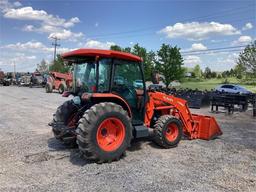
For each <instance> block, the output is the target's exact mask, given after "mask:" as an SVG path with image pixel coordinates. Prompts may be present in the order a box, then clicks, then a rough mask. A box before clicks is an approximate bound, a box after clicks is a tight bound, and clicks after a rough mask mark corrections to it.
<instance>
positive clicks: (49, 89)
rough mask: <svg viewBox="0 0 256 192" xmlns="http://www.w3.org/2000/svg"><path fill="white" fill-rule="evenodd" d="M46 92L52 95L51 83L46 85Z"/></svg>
mask: <svg viewBox="0 0 256 192" xmlns="http://www.w3.org/2000/svg"><path fill="white" fill-rule="evenodd" d="M45 92H46V93H52V84H51V83H47V84H46V85H45Z"/></svg>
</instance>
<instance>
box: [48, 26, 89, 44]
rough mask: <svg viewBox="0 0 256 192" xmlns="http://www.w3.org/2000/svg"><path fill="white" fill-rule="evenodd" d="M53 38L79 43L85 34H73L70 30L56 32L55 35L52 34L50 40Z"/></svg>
mask: <svg viewBox="0 0 256 192" xmlns="http://www.w3.org/2000/svg"><path fill="white" fill-rule="evenodd" d="M53 37H57V38H58V39H62V40H63V39H65V40H68V41H74V42H76V41H78V40H79V39H81V38H82V37H84V34H83V33H81V32H80V33H74V32H71V31H70V30H66V29H63V30H62V31H60V32H54V33H51V34H50V35H49V36H48V38H53Z"/></svg>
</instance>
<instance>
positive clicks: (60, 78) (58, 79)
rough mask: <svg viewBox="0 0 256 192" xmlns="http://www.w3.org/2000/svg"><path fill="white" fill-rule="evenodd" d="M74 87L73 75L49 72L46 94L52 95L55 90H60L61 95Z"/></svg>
mask: <svg viewBox="0 0 256 192" xmlns="http://www.w3.org/2000/svg"><path fill="white" fill-rule="evenodd" d="M71 87H72V74H71V73H59V72H53V71H51V72H49V76H48V78H47V83H46V85H45V91H46V93H51V92H52V91H53V90H54V89H55V90H58V91H59V93H60V94H62V93H63V92H64V91H67V90H69V89H70V88H71Z"/></svg>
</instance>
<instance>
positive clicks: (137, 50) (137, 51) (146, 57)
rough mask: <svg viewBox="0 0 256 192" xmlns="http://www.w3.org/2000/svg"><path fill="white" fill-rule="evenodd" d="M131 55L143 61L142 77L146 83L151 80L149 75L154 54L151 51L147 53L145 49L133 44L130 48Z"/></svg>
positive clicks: (152, 66)
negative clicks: (143, 76)
mask: <svg viewBox="0 0 256 192" xmlns="http://www.w3.org/2000/svg"><path fill="white" fill-rule="evenodd" d="M132 54H134V55H137V56H139V57H141V58H142V59H143V64H144V75H145V79H146V81H148V80H151V74H152V71H153V68H154V60H155V53H154V52H153V51H150V52H147V49H146V48H144V47H141V46H139V44H138V43H137V44H135V45H134V46H133V48H132Z"/></svg>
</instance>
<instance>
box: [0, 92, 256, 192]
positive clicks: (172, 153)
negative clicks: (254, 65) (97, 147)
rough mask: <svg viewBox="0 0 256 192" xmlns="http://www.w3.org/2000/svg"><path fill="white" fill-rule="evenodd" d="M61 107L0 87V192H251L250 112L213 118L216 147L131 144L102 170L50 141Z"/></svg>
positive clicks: (255, 172) (255, 129) (254, 154)
mask: <svg viewBox="0 0 256 192" xmlns="http://www.w3.org/2000/svg"><path fill="white" fill-rule="evenodd" d="M64 100H65V98H62V97H61V96H60V95H59V94H57V93H52V94H47V93H45V91H44V89H41V88H33V89H31V88H25V87H0V109H1V111H0V132H1V134H0V191H82V190H83V191H91V192H92V191H104V192H107V191H204V192H205V191H243V192H244V191H256V119H253V117H252V114H251V112H248V113H235V114H233V115H232V116H230V115H226V114H223V113H220V114H214V116H216V118H217V121H218V122H219V124H220V126H221V128H222V131H223V133H224V134H223V135H222V136H221V137H220V138H219V139H215V140H212V141H203V140H193V141H188V140H182V141H181V142H180V144H179V146H178V147H176V148H173V149H159V148H158V147H157V146H156V145H154V144H153V143H152V142H150V141H147V140H146V141H136V142H134V143H133V145H132V147H131V148H130V149H129V151H128V152H127V153H126V156H125V157H124V158H122V159H121V160H120V161H118V162H113V163H110V164H101V165H99V164H95V163H90V162H88V161H86V160H84V159H82V158H81V157H80V156H79V152H78V149H67V148H66V147H65V146H63V145H62V144H61V143H59V142H58V141H57V140H55V139H54V138H53V135H52V133H51V129H50V127H49V126H48V125H47V124H48V122H50V121H51V119H52V114H53V113H54V112H55V110H56V108H57V106H58V105H60V104H61V103H62V102H63V101H64ZM208 110H209V109H208V108H207V109H201V110H195V111H196V112H197V113H203V114H209V113H208ZM211 115H213V114H211Z"/></svg>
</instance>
